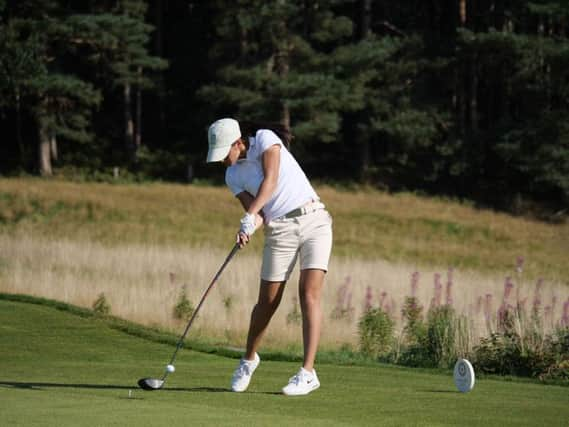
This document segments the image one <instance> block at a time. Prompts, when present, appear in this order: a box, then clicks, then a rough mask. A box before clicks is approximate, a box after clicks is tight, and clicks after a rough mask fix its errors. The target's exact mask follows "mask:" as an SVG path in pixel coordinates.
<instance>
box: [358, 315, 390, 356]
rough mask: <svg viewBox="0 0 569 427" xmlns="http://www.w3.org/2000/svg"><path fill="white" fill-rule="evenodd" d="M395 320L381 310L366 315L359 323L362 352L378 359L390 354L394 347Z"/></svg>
mask: <svg viewBox="0 0 569 427" xmlns="http://www.w3.org/2000/svg"><path fill="white" fill-rule="evenodd" d="M393 328H394V323H393V320H392V319H391V318H390V317H389V315H388V314H387V313H386V312H384V311H383V310H382V309H380V308H376V309H371V310H368V311H366V312H365V313H364V315H363V316H362V317H361V319H360V321H359V322H358V331H359V336H360V351H361V352H362V353H363V354H365V355H366V356H370V357H373V358H378V357H380V356H382V355H385V354H387V353H389V351H390V350H391V347H392V345H393Z"/></svg>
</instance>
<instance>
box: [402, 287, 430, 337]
mask: <svg viewBox="0 0 569 427" xmlns="http://www.w3.org/2000/svg"><path fill="white" fill-rule="evenodd" d="M401 313H402V314H403V320H404V322H405V326H404V328H403V332H404V336H405V341H406V344H407V345H409V346H411V347H412V346H415V345H421V344H422V343H423V342H424V339H425V334H426V329H425V324H424V323H423V317H422V313H423V307H422V306H421V305H419V300H418V299H417V297H405V302H404V303H403V308H402V309H401Z"/></svg>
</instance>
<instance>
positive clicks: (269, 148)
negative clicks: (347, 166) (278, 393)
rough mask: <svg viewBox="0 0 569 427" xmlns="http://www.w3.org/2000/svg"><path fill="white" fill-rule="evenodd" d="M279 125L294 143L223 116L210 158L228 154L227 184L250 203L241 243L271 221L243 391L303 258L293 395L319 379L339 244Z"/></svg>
mask: <svg viewBox="0 0 569 427" xmlns="http://www.w3.org/2000/svg"><path fill="white" fill-rule="evenodd" d="M277 133H279V134H280V136H281V137H282V138H283V139H285V140H286V141H285V142H287V143H288V139H290V134H288V133H286V132H282V130H281V129H276V128H275V129H274V130H271V129H268V128H260V129H251V132H243V135H242V133H241V128H240V126H239V123H238V122H237V121H236V120H233V119H221V120H218V121H216V122H215V123H213V124H212V125H211V126H210V128H209V131H208V142H209V151H208V154H207V161H208V162H220V161H222V162H223V164H224V165H225V166H226V167H227V171H226V173H225V181H226V183H227V186H228V187H229V189H230V190H231V192H232V193H233V194H234V195H235V196H236V197H237V198H238V199H239V201H240V202H241V205H242V206H243V209H245V215H244V216H243V218H241V223H240V227H239V231H238V233H237V236H236V238H237V243H238V244H239V246H240V247H243V246H245V245H246V244H247V243H248V242H249V240H250V239H251V236H252V235H253V233H254V232H255V231H256V230H257V229H258V228H259V227H260V226H261V225H263V224H264V234H265V246H264V249H263V263H262V267H261V283H260V287H259V297H258V300H257V303H256V304H255V307H254V308H253V311H252V313H251V323H250V325H249V334H248V337H247V349H246V352H245V355H244V357H243V359H241V361H240V363H239V366H238V367H237V369H236V370H235V373H234V374H233V378H232V380H231V389H232V390H233V391H236V392H242V391H245V390H246V389H247V387H248V386H249V382H250V381H251V377H252V375H253V372H255V369H257V366H258V365H259V362H260V358H259V355H258V354H257V349H258V348H259V344H260V342H261V338H262V337H263V335H264V333H265V331H266V329H267V326H268V324H269V321H270V320H271V317H272V316H273V314H274V313H275V311H276V309H277V307H278V306H279V303H280V302H281V299H282V296H283V291H284V287H285V284H286V282H287V280H288V279H289V277H290V274H291V273H292V270H293V268H294V265H295V263H296V260H297V258H300V281H299V297H300V306H301V310H302V335H303V344H304V363H303V365H302V367H301V368H300V370H299V371H298V373H297V374H296V375H294V376H293V377H291V378H290V380H289V383H288V385H286V386H285V387H284V388H283V389H282V391H283V393H284V394H286V395H291V396H292V395H304V394H308V393H310V392H311V391H313V390H316V389H317V388H318V387H320V382H319V381H318V377H317V376H316V371H315V370H314V359H315V357H316V350H317V347H318V341H319V339H320V328H321V323H322V310H321V307H320V299H321V294H322V287H323V285H324V275H325V274H326V271H327V270H328V261H329V259H330V252H331V249H332V219H331V217H330V214H329V213H328V212H327V211H326V210H325V208H324V205H323V204H322V203H320V199H319V197H318V195H317V194H316V192H315V191H314V189H313V188H312V186H311V185H310V182H308V179H307V178H306V175H305V174H304V172H303V171H302V169H301V168H300V166H299V165H298V163H297V162H296V160H295V159H294V157H293V156H292V155H291V154H290V152H289V151H288V150H287V148H286V147H285V145H284V144H283V140H281V138H280V137H279V136H277Z"/></svg>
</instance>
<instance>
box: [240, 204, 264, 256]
mask: <svg viewBox="0 0 569 427" xmlns="http://www.w3.org/2000/svg"><path fill="white" fill-rule="evenodd" d="M262 225H263V217H262V216H261V215H259V214H251V213H249V212H247V213H246V214H245V215H244V216H243V218H241V227H240V228H239V232H238V233H237V244H239V247H240V248H243V247H244V246H245V245H246V244H247V243H249V240H250V239H251V236H252V235H253V233H255V231H257V229H258V228H260V227H261V226H262Z"/></svg>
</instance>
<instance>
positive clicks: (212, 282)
mask: <svg viewBox="0 0 569 427" xmlns="http://www.w3.org/2000/svg"><path fill="white" fill-rule="evenodd" d="M238 250H239V244H235V246H234V247H233V249H231V252H230V253H229V255H227V258H225V261H224V262H223V264H222V265H221V267H220V268H219V271H218V272H217V274H216V275H215V277H214V278H213V280H212V281H211V283H210V285H209V286H208V287H207V289H206V290H205V292H204V293H203V295H202V298H201V300H200V302H199V303H198V305H197V307H196V309H195V310H194V313H193V314H192V317H191V318H190V321H189V322H188V324H187V325H186V329H185V330H184V333H183V334H182V336H181V337H180V339H179V340H178V344H176V350H175V351H174V354H173V355H172V359H171V360H170V365H173V364H174V362H175V361H176V355H177V354H178V350H180V348H182V346H183V343H184V339H185V338H186V335H187V334H188V331H189V330H190V327H191V326H192V323H194V320H195V318H196V317H197V315H198V312H199V311H200V308H201V306H202V305H203V303H204V301H205V299H206V297H207V295H208V294H209V291H210V290H211V289H212V288H213V285H215V283H216V282H217V280H218V279H219V276H221V273H222V272H223V270H225V267H226V266H227V264H229V261H231V259H232V258H233V256H234V255H235V254H236V253H237V251H238ZM167 376H168V371H166V372H164V375H163V376H162V380H165V379H166V377H167Z"/></svg>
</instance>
